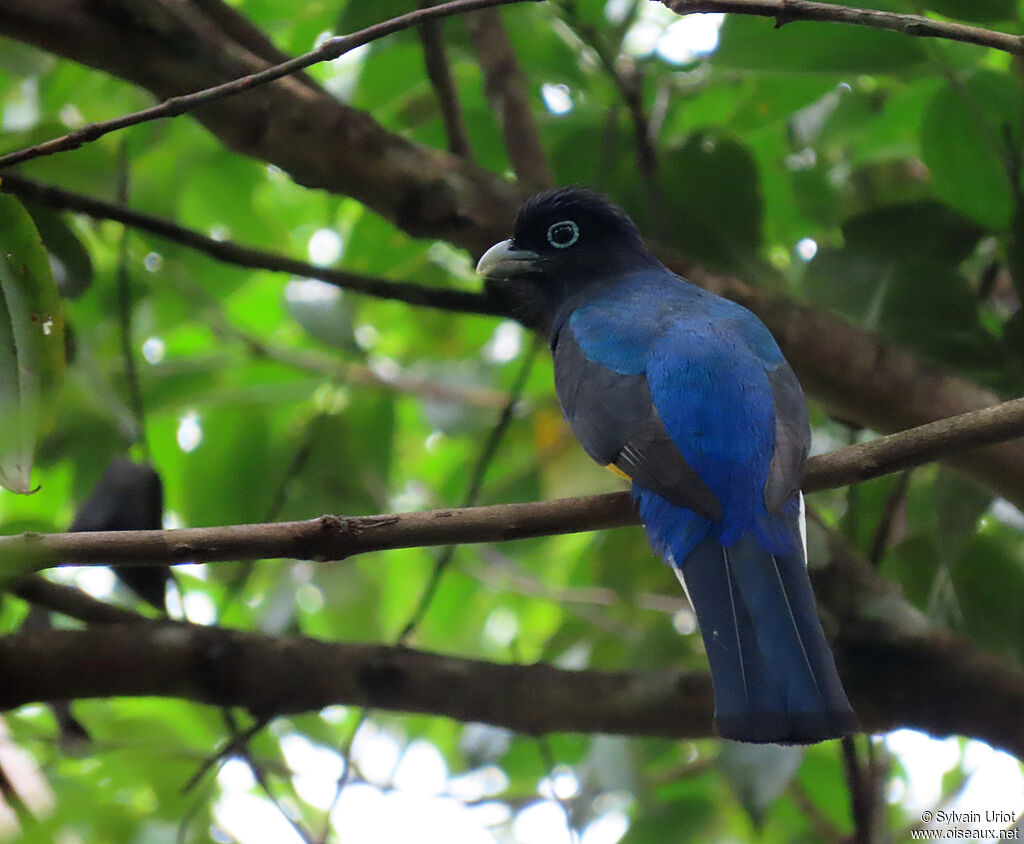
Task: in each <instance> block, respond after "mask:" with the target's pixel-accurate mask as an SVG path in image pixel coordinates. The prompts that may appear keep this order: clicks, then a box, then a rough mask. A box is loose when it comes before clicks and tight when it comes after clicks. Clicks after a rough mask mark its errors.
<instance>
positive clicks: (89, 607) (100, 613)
mask: <svg viewBox="0 0 1024 844" xmlns="http://www.w3.org/2000/svg"><path fill="white" fill-rule="evenodd" d="M8 589H9V591H10V593H11V594H12V595H16V596H17V597H19V598H21V599H22V600H23V601H27V602H28V603H30V604H32V605H33V606H38V607H44V608H46V609H48V610H50V611H51V612H58V613H60V614H61V615H66V616H68V618H77V619H78V620H79V621H84V622H86V623H88V624H133V623H139V622H147V621H150V620H151V619H148V618H146V616H144V615H141V614H139V613H137V612H135V611H134V610H129V609H125V608H124V607H116V606H114V605H113V604H108V603H105V602H104V601H100V600H98V599H96V598H93V597H92V596H91V595H88V594H86V593H85V592H83V591H82V590H81V589H76V588H75V587H74V586H66V585H64V584H63V583H53V582H51V581H49V580H47V579H46V578H44V577H41V576H40V575H37V574H31V575H29V576H28V577H23V578H21V579H20V580H18V581H17V582H16V583H14V584H13V585H11V586H10V587H8Z"/></svg>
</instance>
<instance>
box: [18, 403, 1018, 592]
mask: <svg viewBox="0 0 1024 844" xmlns="http://www.w3.org/2000/svg"><path fill="white" fill-rule="evenodd" d="M1022 434H1024V399H1014V400H1013V401H1008V402H1004V403H1003V404H1001V405H998V406H996V407H992V408H987V409H985V410H980V411H975V412H973V413H967V414H964V415H962V416H960V417H955V418H953V419H946V420H943V421H942V422H937V423H933V424H930V425H924V426H922V427H920V428H916V429H913V430H910V431H904V432H902V433H899V434H892V435H890V436H887V437H880V438H878V439H877V440H874V441H872V442H868V443H863V444H860V445H856V446H851V447H849V448H845V449H840V450H839V451H836V452H833V453H831V454H827V455H822V456H820V457H814V458H812V459H811V460H809V461H808V464H807V476H806V478H805V482H804V489H806V490H808V491H810V490H821V489H826V488H829V487H832V486H844V485H846V484H849V483H856V482H859V481H863V480H866V479H868V478H873V477H877V476H879V475H882V474H885V473H887V472H890V471H898V470H900V469H904V468H906V467H907V466H910V465H915V464H918V463H923V462H928V461H931V460H934V459H936V458H937V457H940V456H948V455H951V454H956V453H959V452H962V451H964V450H966V449H970V448H976V447H979V446H981V445H984V444H987V443H990V442H992V441H993V440H996V439H1005V438H1007V437H1019V436H1021V435H1022ZM636 523H637V518H636V514H635V513H634V512H633V508H632V504H631V502H630V497H629V494H628V493H625V492H619V493H608V494H606V495H595V496H589V497H582V498H563V499H558V500H555V501H536V502H529V503H525V504H496V505H491V506H488V507H467V508H462V509H451V510H432V511H426V512H421V513H390V514H382V515H374V516H356V517H342V516H321V517H320V518H318V519H308V520H305V521H297V522H276V523H271V524H252V525H227V526H222V527H207V528H180V529H176V530H137V531H96V532H93V533H54V534H35V533H24V534H20V535H18V536H8V537H0V572H4V571H6V572H7V573H8V574H15V573H16V574H23V573H27V572H29V571H33V570H40V569H44V568H50V567H53V566H59V565H68V564H78V565H110V564H119V563H132V564H135V565H165V564H175V563H186V562H197V563H210V562H220V561H225V560H256V559H266V558H272V557H286V558H293V559H305V560H341V559H345V558H347V557H352V556H355V555H357V554H365V553H368V552H370V551H384V550H390V549H394V548H412V547H425V546H432V545H449V544H452V543H474V542H504V541H508V540H513V539H527V538H532V537H538V536H552V535H556V534H565V533H578V532H581V531H588V530H601V529H604V528H612V527H622V526H625V525H632V524H636Z"/></svg>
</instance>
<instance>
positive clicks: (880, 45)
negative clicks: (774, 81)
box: [715, 15, 927, 73]
mask: <svg viewBox="0 0 1024 844" xmlns="http://www.w3.org/2000/svg"><path fill="white" fill-rule="evenodd" d="M718 43H719V46H718V51H717V52H716V53H715V64H716V65H717V66H720V67H723V68H733V69H736V70H760V71H776V72H788V73H793V72H809V73H899V72H901V71H908V70H911V69H913V68H915V67H918V66H920V65H921V64H923V63H924V62H925V61H926V59H927V52H926V51H925V49H924V47H923V46H921V44H919V43H918V42H917V41H916V40H915V39H913V38H906V37H904V36H902V35H900V34H898V33H895V32H886V31H883V30H880V29H867V28H861V27H843V26H836V25H835V24H831V23H823V24H804V25H801V26H786V27H782V28H781V29H776V28H775V25H774V21H772V20H769V19H766V18H760V17H752V16H744V15H728V16H726V19H725V24H724V25H723V27H722V30H721V33H720V35H719V42H718Z"/></svg>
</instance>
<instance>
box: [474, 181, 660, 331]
mask: <svg viewBox="0 0 1024 844" xmlns="http://www.w3.org/2000/svg"><path fill="white" fill-rule="evenodd" d="M651 263H656V259H655V258H654V257H653V256H652V255H651V254H650V253H649V252H648V251H647V248H646V247H645V246H644V243H643V240H642V238H641V237H640V232H639V231H637V228H636V226H635V225H634V224H633V221H632V220H631V219H630V218H629V216H628V215H627V214H626V212H625V211H623V210H622V209H621V208H619V207H618V206H617V205H615V204H614V203H613V202H611V200H609V199H608V198H607V197H605V196H602V195H601V194H599V193H595V192H594V191H590V190H586V189H584V188H577V187H567V188H557V189H555V190H551V191H547V192H545V193H540V194H537V195H536V196H534V197H531V198H530V199H528V200H527V201H526V202H525V203H524V204H523V207H522V208H521V209H520V210H519V214H518V215H517V216H516V221H515V226H514V228H513V234H512V237H511V239H509V240H503V241H502V242H501V243H496V244H495V245H494V246H492V247H491V248H490V249H488V250H487V252H486V253H485V254H484V256H483V257H482V258H481V259H480V263H479V264H478V265H477V272H479V273H480V274H481V275H482V276H484V278H486V279H487V280H488V282H492V283H495V286H497V287H500V288H506V289H508V288H511V287H514V288H517V289H516V290H515V291H514V292H515V293H516V294H517V296H519V297H520V298H523V299H527V298H528V299H529V300H530V301H529V302H528V303H527V302H524V307H525V306H526V305H529V306H531V307H532V308H533V309H534V310H537V309H539V310H540V311H541V312H542V321H543V319H544V318H546V321H548V322H549V323H550V321H551V319H552V317H553V316H554V313H555V311H557V310H558V308H559V307H560V306H561V305H562V304H563V303H564V302H565V301H566V300H567V299H569V298H570V297H575V296H577V295H584V294H585V292H586V291H587V290H589V289H591V288H597V287H600V286H601V285H604V284H608V283H610V282H611V281H614V280H616V279H617V278H621V276H622V275H623V274H624V273H628V272H632V271H636V270H639V269H642V268H644V267H645V266H647V265H649V264H651Z"/></svg>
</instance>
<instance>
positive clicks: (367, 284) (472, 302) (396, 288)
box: [0, 172, 503, 316]
mask: <svg viewBox="0 0 1024 844" xmlns="http://www.w3.org/2000/svg"><path fill="white" fill-rule="evenodd" d="M0 190H2V191H4V192H6V193H12V194H14V195H15V196H20V197H24V198H27V199H32V200H35V201H36V202H39V203H42V204H44V205H48V206H50V207H51V208H59V209H62V210H65V211H76V212H78V213H80V214H87V215H88V216H90V217H94V218H96V219H99V220H115V221H116V222H119V223H123V224H124V225H126V226H131V227H132V228H135V229H138V230H140V231H145V232H149V233H150V234H155V235H156V236H157V237H162V238H164V239H165V240H169V241H172V242H174V243H180V244H182V245H184V246H188V247H189V248H190V249H195V250H196V251H197V252H201V253H203V254H204V255H208V256H209V257H211V258H214V259H216V260H218V261H224V262H225V263H228V264H234V265H235V266H239V267H250V268H252V269H262V270H272V271H274V272H282V273H288V274H290V275H298V276H302V277H304V278H315V279H319V280H320V281H325V282H327V283H328V284H333V285H335V286H336V287H340V288H342V289H344V290H351V291H352V292H354V293H362V294H363V295H364V296H373V297H374V298H377V299H393V300H395V301H398V302H406V303H407V304H410V305H418V306H421V307H427V308H438V309H440V310H450V311H458V312H460V313H475V314H486V315H493V316H501V315H503V314H502V311H501V308H500V307H499V303H497V302H496V301H494V300H493V299H492V298H491V297H489V296H487V295H485V294H480V293H470V292H468V291H463V290H451V289H448V288H441V287H427V286H425V285H422V284H414V283H412V282H405V281H392V280H391V279H387V278H381V277H379V276H370V275H363V274H362V273H351V272H348V271H347V270H337V269H329V268H327V267H318V266H316V265H315V264H310V263H307V262H306V261H299V260H296V259H294V258H289V257H287V256H285V255H280V254H278V253H276V252H268V251H266V250H263V249H255V248H253V247H251V246H244V245H242V244H239V243H233V242H232V241H230V240H215V239H214V238H212V237H207V236H206V235H204V234H202V233H201V232H198V231H195V230H194V229H189V228H186V227H185V226H180V225H178V224H177V223H175V222H173V221H171V220H167V219H165V218H163V217H157V216H155V215H153V214H147V213H145V212H143V211H135V210H133V209H131V208H128V207H127V206H125V205H121V204H118V203H114V202H107V201H105V200H102V199H94V198H93V197H90V196H84V195H82V194H78V193H73V192H72V191H68V190H64V189H63V188H58V187H55V186H53V185H47V184H44V183H42V182H37V181H35V180H33V179H28V178H26V177H24V176H22V175H20V174H18V173H14V172H5V173H3V174H2V176H0Z"/></svg>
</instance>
